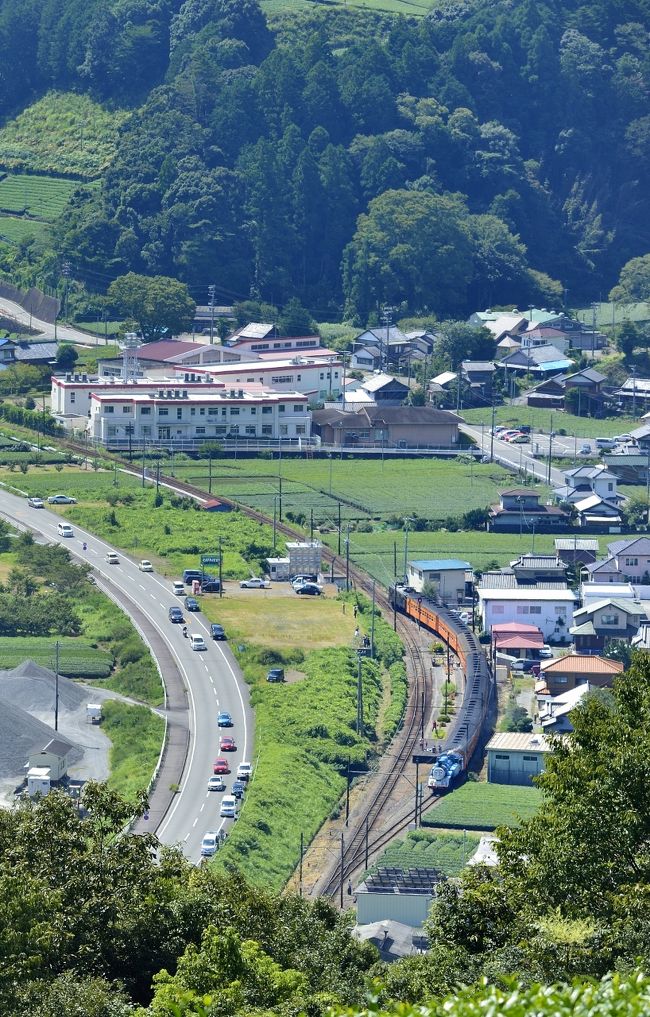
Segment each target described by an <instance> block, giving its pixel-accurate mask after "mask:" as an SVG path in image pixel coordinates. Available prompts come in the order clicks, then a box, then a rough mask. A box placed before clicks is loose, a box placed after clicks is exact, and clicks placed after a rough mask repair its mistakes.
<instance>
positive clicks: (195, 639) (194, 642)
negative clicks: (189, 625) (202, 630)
mask: <svg viewBox="0 0 650 1017" xmlns="http://www.w3.org/2000/svg"><path fill="white" fill-rule="evenodd" d="M190 647H191V648H192V649H193V650H207V646H206V643H205V639H204V638H203V636H199V635H197V634H196V633H195V632H193V633H192V635H191V636H190Z"/></svg>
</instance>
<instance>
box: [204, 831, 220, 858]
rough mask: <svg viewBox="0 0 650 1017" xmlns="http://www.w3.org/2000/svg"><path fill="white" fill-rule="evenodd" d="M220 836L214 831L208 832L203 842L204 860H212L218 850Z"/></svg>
mask: <svg viewBox="0 0 650 1017" xmlns="http://www.w3.org/2000/svg"><path fill="white" fill-rule="evenodd" d="M218 840H219V835H218V834H217V833H215V831H214V830H208V832H207V833H206V835H205V837H204V838H203V840H202V841H201V855H202V856H203V857H204V858H211V857H212V855H213V854H215V852H216V850H217V844H218Z"/></svg>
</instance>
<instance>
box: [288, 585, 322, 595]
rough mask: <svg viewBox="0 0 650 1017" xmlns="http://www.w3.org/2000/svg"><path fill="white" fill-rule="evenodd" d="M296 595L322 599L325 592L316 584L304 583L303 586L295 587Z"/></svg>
mask: <svg viewBox="0 0 650 1017" xmlns="http://www.w3.org/2000/svg"><path fill="white" fill-rule="evenodd" d="M294 590H295V591H296V593H300V594H304V595H305V596H307V597H320V595H321V593H322V592H323V591H322V590H321V588H320V586H317V585H316V583H303V584H302V586H294Z"/></svg>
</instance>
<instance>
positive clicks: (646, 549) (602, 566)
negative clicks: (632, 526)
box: [587, 537, 650, 586]
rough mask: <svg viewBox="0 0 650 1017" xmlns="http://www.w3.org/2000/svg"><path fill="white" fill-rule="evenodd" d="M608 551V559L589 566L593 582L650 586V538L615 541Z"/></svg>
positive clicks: (608, 547) (588, 570)
mask: <svg viewBox="0 0 650 1017" xmlns="http://www.w3.org/2000/svg"><path fill="white" fill-rule="evenodd" d="M607 551H608V556H607V558H603V559H601V560H599V561H596V562H594V563H593V564H592V565H588V566H587V572H588V575H589V579H590V581H591V582H595V583H621V582H627V583H639V584H641V585H643V586H650V537H633V538H632V540H615V541H613V542H612V543H611V544H608V545H607Z"/></svg>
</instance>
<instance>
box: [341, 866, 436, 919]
mask: <svg viewBox="0 0 650 1017" xmlns="http://www.w3.org/2000/svg"><path fill="white" fill-rule="evenodd" d="M445 878H446V877H445V876H444V875H443V874H442V873H441V872H439V871H438V869H397V868H380V869H377V871H376V872H374V873H372V874H371V875H369V876H366V878H365V880H364V881H363V883H361V884H360V885H359V886H358V887H357V889H356V890H355V894H356V898H357V924H358V925H370V924H372V923H373V922H383V921H396V922H401V923H402V924H404V925H410V926H413V927H415V928H421V927H422V925H423V924H424V922H425V920H426V918H427V916H428V914H429V908H430V907H431V901H432V900H433V898H434V897H435V895H436V888H437V886H438V884H439V883H442V882H444V880H445Z"/></svg>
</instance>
